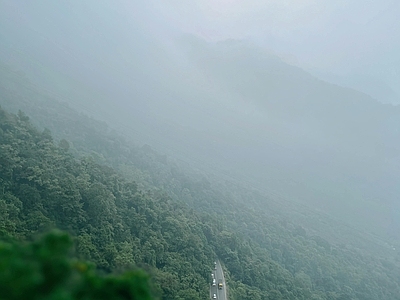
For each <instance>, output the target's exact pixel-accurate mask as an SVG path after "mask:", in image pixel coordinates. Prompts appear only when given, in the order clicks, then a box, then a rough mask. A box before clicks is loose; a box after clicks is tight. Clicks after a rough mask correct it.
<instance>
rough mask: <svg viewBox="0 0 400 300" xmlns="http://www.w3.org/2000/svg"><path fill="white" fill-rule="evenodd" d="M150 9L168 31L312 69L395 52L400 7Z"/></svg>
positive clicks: (235, 2)
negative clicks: (252, 48) (266, 52)
mask: <svg viewBox="0 0 400 300" xmlns="http://www.w3.org/2000/svg"><path fill="white" fill-rule="evenodd" d="M149 6H150V7H151V9H150V11H151V10H152V11H153V13H154V17H155V18H157V19H159V18H161V19H163V20H165V22H166V24H164V25H166V26H167V27H171V28H175V29H178V30H180V31H184V32H190V33H195V34H198V35H200V36H202V37H204V38H206V39H209V40H222V39H226V38H236V39H241V38H247V39H251V40H253V41H256V42H259V43H261V44H263V45H265V46H266V47H269V48H271V49H272V50H275V51H276V52H278V53H282V52H285V53H284V54H287V55H292V56H294V57H296V58H297V59H298V60H300V61H301V63H303V64H307V66H310V67H313V66H315V67H332V68H333V67H335V66H337V63H338V62H339V63H342V62H343V63H345V64H348V61H349V60H351V61H353V63H354V64H357V63H361V64H362V63H364V62H360V61H363V60H364V59H369V58H370V56H373V55H377V54H380V53H384V52H387V51H390V50H393V51H397V50H398V49H399V48H398V46H399V37H400V34H399V30H398V28H400V22H399V18H398V15H399V14H398V13H399V12H400V11H399V1H392V0H380V1H377V0H372V1H371V0H353V1H345V0H334V1H333V0H297V1H296V0H286V1H282V0H270V1H260V0H219V1H218V0H194V1H186V0H169V1H151V2H150V4H149ZM388 47H389V49H388Z"/></svg>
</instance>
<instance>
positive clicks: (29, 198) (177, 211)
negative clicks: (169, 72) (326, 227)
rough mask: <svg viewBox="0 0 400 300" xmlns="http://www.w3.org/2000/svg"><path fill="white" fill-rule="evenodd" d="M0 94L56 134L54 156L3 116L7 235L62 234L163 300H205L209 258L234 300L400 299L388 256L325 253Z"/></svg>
mask: <svg viewBox="0 0 400 300" xmlns="http://www.w3.org/2000/svg"><path fill="white" fill-rule="evenodd" d="M22 88H23V87H21V89H22ZM6 92H7V91H6V90H3V92H2V94H1V95H2V98H1V102H0V103H5V104H6V105H8V106H12V105H14V106H15V105H17V106H18V105H20V106H21V107H22V106H24V105H28V104H33V103H34V105H33V106H31V109H32V112H33V114H34V115H35V116H36V117H35V119H36V120H37V122H42V125H46V124H47V125H48V127H51V128H52V130H53V131H54V132H56V136H57V137H58V138H57V140H59V142H57V143H59V146H56V145H54V142H53V139H52V137H51V135H50V134H49V131H48V130H44V131H43V132H39V131H37V130H36V129H34V128H33V127H32V126H31V125H30V124H29V122H28V118H27V117H26V116H25V115H24V114H23V113H19V114H18V116H15V115H10V114H8V113H6V112H4V111H2V112H1V118H0V120H1V131H0V133H1V138H0V141H1V147H0V149H1V151H2V153H1V155H0V157H1V159H2V162H1V164H0V165H1V179H2V181H1V185H2V190H3V194H2V203H3V205H2V207H3V208H4V211H5V213H6V214H7V215H8V218H5V219H3V220H2V222H3V226H2V227H3V228H5V229H6V230H5V231H3V235H12V236H15V237H19V238H30V237H31V236H32V235H33V234H35V233H36V232H38V231H41V230H45V229H46V228H51V227H54V226H56V227H58V228H61V229H66V230H68V231H69V232H71V233H72V234H74V235H75V236H76V240H77V243H78V244H77V250H78V253H80V255H82V257H86V258H88V259H90V260H92V261H94V262H95V263H96V264H97V265H98V266H99V267H100V268H102V269H103V270H104V271H106V272H110V271H117V270H120V269H124V268H127V267H129V265H134V264H137V265H139V266H143V267H145V268H146V269H148V270H149V271H150V272H151V273H152V274H153V277H154V281H155V282H156V283H157V284H158V286H159V287H160V290H162V292H163V298H164V299H203V298H204V295H207V284H208V283H207V280H208V278H209V268H210V266H211V262H212V260H213V259H214V257H215V256H218V257H220V258H221V260H222V261H223V262H224V263H225V265H226V267H227V269H228V271H229V272H228V273H229V274H228V276H229V283H228V284H229V286H230V287H231V295H232V297H233V298H234V299H254V298H259V299H341V298H343V297H344V298H346V297H347V298H349V297H350V298H351V297H352V298H354V299H396V297H397V295H398V294H399V293H400V291H399V287H398V284H397V282H398V278H399V269H398V266H397V265H396V264H395V262H394V261H392V260H388V257H386V258H385V257H381V258H377V257H376V256H372V255H371V254H369V253H368V252H369V251H365V253H361V252H360V251H356V250H354V249H352V247H348V246H345V245H340V246H338V245H335V244H333V243H328V242H327V241H326V240H324V239H322V238H320V237H318V236H315V235H314V234H312V232H310V228H311V227H309V228H307V230H305V229H304V228H302V227H301V226H300V225H299V224H298V223H296V221H295V219H292V220H290V219H288V218H286V217H285V212H282V211H280V210H279V207H277V206H276V204H274V202H273V201H272V200H270V201H269V202H266V199H265V198H263V197H262V196H260V195H259V193H257V192H254V191H251V190H248V189H244V188H241V187H240V186H238V185H237V184H235V183H232V184H229V183H228V182H227V183H225V184H222V183H221V182H218V181H214V180H209V179H207V178H206V177H204V175H201V174H198V173H197V172H193V171H190V168H187V170H184V169H181V168H180V167H179V166H178V165H177V164H174V163H171V162H170V161H169V160H168V158H167V157H165V156H163V155H159V154H157V153H156V152H154V151H152V150H151V149H149V148H148V147H144V148H137V147H134V146H131V145H130V144H129V143H127V142H125V141H124V140H123V139H121V138H120V137H118V136H116V135H115V134H113V133H111V132H109V131H108V129H107V127H106V126H104V125H101V123H97V122H95V121H93V120H90V119H88V118H86V117H84V116H79V115H78V114H76V113H75V112H74V111H73V110H71V109H70V108H68V107H66V106H63V105H59V104H57V103H56V102H54V101H52V102H42V103H40V102H35V101H34V100H32V102H31V101H30V100H29V98H19V97H18V95H16V94H7V93H6ZM10 97H14V98H10ZM11 99H12V100H13V101H9V100H11ZM41 100H42V101H45V100H44V99H41ZM24 101H26V102H25V104H24ZM17 103H18V104H17ZM51 103H52V104H51ZM62 137H65V138H66V139H64V138H62ZM67 140H68V141H67ZM68 148H69V149H68ZM71 151H72V152H71ZM71 153H74V155H76V156H75V158H74V157H73V156H72V155H71ZM87 155H90V156H89V157H87ZM101 162H102V163H101ZM104 163H106V164H108V165H109V166H105V165H104ZM112 166H116V167H117V168H118V169H119V171H115V170H113V168H112ZM120 173H124V176H121V175H120ZM134 178H135V179H136V181H137V182H138V184H139V186H140V188H139V189H138V185H137V184H135V183H133V182H132V179H134ZM142 188H151V190H152V191H149V192H143V191H141V190H142ZM261 203H262V204H263V207H264V208H263V209H262V210H260V209H257V208H258V207H259V205H260V204H261ZM382 254H383V252H382ZM205 297H206V296H205Z"/></svg>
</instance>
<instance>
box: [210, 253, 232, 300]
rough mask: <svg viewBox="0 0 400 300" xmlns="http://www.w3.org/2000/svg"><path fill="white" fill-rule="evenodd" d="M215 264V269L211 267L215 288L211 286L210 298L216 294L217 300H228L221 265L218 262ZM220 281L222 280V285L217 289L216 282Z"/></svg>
mask: <svg viewBox="0 0 400 300" xmlns="http://www.w3.org/2000/svg"><path fill="white" fill-rule="evenodd" d="M216 262H217V265H216V269H214V266H213V270H212V274H214V278H215V282H216V284H215V286H213V285H212V284H211V289H210V297H211V299H212V297H213V295H214V294H216V295H217V299H218V300H228V298H227V293H226V283H225V277H224V272H223V271H222V266H221V263H220V262H219V261H218V260H217V261H216ZM220 279H221V280H222V285H223V286H222V289H218V281H219V280H220ZM211 283H212V278H211Z"/></svg>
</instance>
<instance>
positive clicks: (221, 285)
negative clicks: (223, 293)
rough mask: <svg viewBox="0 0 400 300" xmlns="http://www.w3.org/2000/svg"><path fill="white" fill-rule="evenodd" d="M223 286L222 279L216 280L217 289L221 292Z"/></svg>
mask: <svg viewBox="0 0 400 300" xmlns="http://www.w3.org/2000/svg"><path fill="white" fill-rule="evenodd" d="M223 286H224V285H223V283H222V279H220V280H218V288H219V289H220V290H221V289H222V288H223Z"/></svg>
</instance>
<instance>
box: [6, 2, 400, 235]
mask: <svg viewBox="0 0 400 300" xmlns="http://www.w3.org/2000/svg"><path fill="white" fill-rule="evenodd" d="M151 3H152V4H140V3H131V2H129V1H121V3H119V4H118V5H114V4H111V3H100V4H99V3H98V2H96V1H89V2H85V4H83V3H78V2H73V3H71V2H68V1H65V2H62V1H61V2H57V3H55V2H52V1H47V2H43V3H40V4H37V3H33V2H24V3H22V2H21V3H17V2H14V1H5V2H4V4H3V8H4V9H2V10H1V11H2V12H0V28H1V29H0V60H1V62H2V63H3V64H6V65H8V67H11V68H12V69H15V70H19V71H22V72H23V73H25V74H26V76H27V77H28V78H29V79H30V80H31V81H32V82H33V83H34V84H36V85H38V86H40V87H41V88H45V89H46V90H47V91H48V93H49V94H51V95H53V96H55V97H57V98H58V99H62V100H63V101H66V102H68V103H70V104H71V105H72V106H74V107H76V108H78V109H80V110H81V111H85V112H86V113H89V114H90V115H92V116H96V117H99V118H101V119H103V120H105V121H107V122H109V123H110V124H112V125H113V126H115V127H116V128H119V129H122V130H123V131H125V132H126V133H129V134H130V136H131V137H132V138H134V139H135V140H136V141H138V142H139V143H147V144H150V145H151V146H152V147H154V148H155V149H157V150H159V151H160V152H162V153H167V154H168V155H171V156H174V157H177V158H180V159H183V160H186V161H190V162H192V163H193V164H195V165H196V166H198V167H201V168H203V169H205V170H209V171H212V172H220V173H221V174H225V175H227V174H228V176H231V177H234V178H240V179H245V180H247V181H248V182H249V183H250V184H251V185H253V186H255V187H257V188H259V189H263V190H264V191H266V192H268V193H271V194H273V195H279V196H282V197H284V198H285V199H288V200H290V201H295V202H298V203H303V204H306V205H307V206H309V207H310V209H318V210H321V211H323V212H326V213H328V214H329V215H331V216H332V217H334V218H336V219H338V220H340V221H342V222H344V223H346V224H350V225H351V226H355V227H356V228H358V229H361V230H364V231H368V232H373V233H375V234H378V235H380V236H383V237H385V238H389V237H390V238H392V239H393V238H396V239H397V238H398V237H399V229H400V222H399V220H400V219H399V214H400V206H399V203H397V201H396V198H397V196H396V195H398V193H399V192H400V191H399V187H398V184H397V178H398V176H399V168H398V167H399V149H400V145H399V141H400V139H399V131H398V128H399V125H400V124H399V120H400V119H399V114H400V112H399V108H398V107H395V106H392V105H384V104H382V103H380V102H378V101H377V100H376V99H378V98H379V97H377V96H376V95H373V96H374V98H373V97H371V96H369V95H367V94H366V93H365V92H366V90H363V91H364V93H363V92H360V91H356V90H354V89H350V88H346V87H341V86H339V85H335V84H332V83H328V82H325V81H322V80H320V79H318V78H317V77H315V76H313V75H311V74H310V73H308V72H306V71H305V70H303V69H302V68H300V67H299V66H293V65H290V64H287V63H285V62H284V61H282V59H280V58H279V57H278V56H276V55H274V54H271V53H272V51H269V50H266V49H265V48H263V47H262V46H259V45H256V44H255V43H253V42H251V41H249V40H241V39H239V38H233V39H228V40H224V41H219V42H215V41H209V40H206V39H204V38H202V37H199V36H196V35H194V34H192V33H186V34H183V33H182V32H181V31H179V30H178V29H177V28H176V26H174V25H168V24H164V23H163V21H164V19H163V18H162V16H160V18H159V19H158V18H157V17H158V15H157V14H155V15H151V13H152V5H154V3H153V2H151ZM337 83H340V82H337ZM347 86H349V87H350V86H353V87H354V86H355V85H354V84H351V83H350V84H348V85H347ZM396 93H397V91H394V92H393V95H394V96H393V97H397V96H396ZM371 94H372V93H371ZM388 102H389V101H388ZM392 102H393V101H392Z"/></svg>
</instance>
